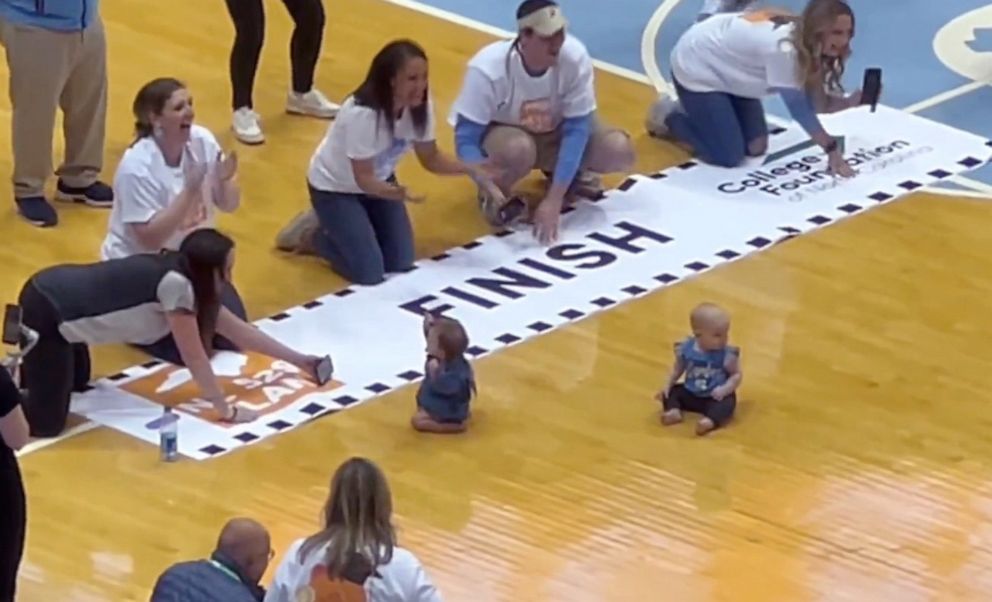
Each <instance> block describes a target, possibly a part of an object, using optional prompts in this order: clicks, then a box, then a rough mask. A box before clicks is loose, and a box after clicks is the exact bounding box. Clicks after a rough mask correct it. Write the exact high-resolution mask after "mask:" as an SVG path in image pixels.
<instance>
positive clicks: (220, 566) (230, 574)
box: [210, 558, 241, 583]
mask: <svg viewBox="0 0 992 602" xmlns="http://www.w3.org/2000/svg"><path fill="white" fill-rule="evenodd" d="M210 564H212V565H214V566H215V567H217V568H218V569H220V571H221V572H222V573H226V574H227V576H228V577H230V578H231V579H234V580H235V581H237V582H238V583H241V577H238V574H237V573H235V572H234V571H232V570H231V569H229V568H227V567H226V566H224V565H223V564H221V563H219V562H217V561H216V560H214V559H213V558H211V559H210Z"/></svg>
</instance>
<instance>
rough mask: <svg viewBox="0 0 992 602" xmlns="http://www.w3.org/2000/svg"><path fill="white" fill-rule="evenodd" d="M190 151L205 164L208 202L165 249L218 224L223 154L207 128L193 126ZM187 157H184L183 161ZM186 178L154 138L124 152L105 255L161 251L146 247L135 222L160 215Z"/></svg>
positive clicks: (177, 245)
mask: <svg viewBox="0 0 992 602" xmlns="http://www.w3.org/2000/svg"><path fill="white" fill-rule="evenodd" d="M186 148H187V152H188V153H189V154H191V155H192V157H193V160H194V161H196V162H197V163H206V164H207V166H208V172H207V177H206V178H204V194H203V199H204V203H203V206H202V207H201V210H200V211H199V212H197V213H196V214H195V215H194V216H192V218H191V219H189V220H188V221H187V222H186V223H184V224H182V225H181V227H180V228H179V230H178V231H177V232H176V233H175V234H173V235H172V236H171V237H169V239H168V240H166V241H165V244H164V245H163V247H164V248H166V249H178V248H179V244H180V243H182V241H183V238H185V237H186V235H187V234H189V233H190V232H192V231H193V230H196V229H199V228H209V227H212V226H213V224H214V215H215V214H216V212H217V207H216V205H215V204H214V202H213V195H212V194H211V192H212V191H211V190H210V188H211V187H210V182H211V181H212V177H213V172H214V170H215V169H216V167H217V154H218V153H220V152H221V147H220V144H218V143H217V139H216V138H214V135H213V134H212V133H210V130H208V129H207V128H205V127H201V126H199V125H195V124H194V125H193V127H192V128H190V132H189V143H188V144H187V147H186ZM186 160H187V157H186V156H185V155H184V156H183V161H186ZM185 181H186V178H185V176H184V175H183V166H182V164H180V165H179V167H170V166H169V165H166V163H165V156H163V155H162V151H161V150H160V149H159V146H158V144H157V143H156V142H155V141H154V140H153V139H152V138H151V137H145V138H142V139H141V140H138V141H137V142H135V143H134V145H132V146H131V147H130V148H128V149H127V150H126V151H124V156H123V157H121V162H120V164H119V165H118V166H117V173H115V174H114V196H115V197H116V198H115V199H114V208H113V209H112V210H111V212H110V228H109V231H108V232H107V236H106V238H105V239H104V241H103V247H102V248H101V249H100V255H101V257H102V258H103V259H119V258H121V257H128V256H130V255H135V254H137V253H157V252H158V251H160V250H161V249H149V248H146V247H144V246H143V245H142V244H141V242H139V241H138V239H137V237H136V236H135V235H134V232H133V230H132V229H131V227H130V224H144V223H148V221H149V220H151V219H152V218H153V217H154V216H155V214H156V213H158V212H159V211H162V210H163V209H165V208H166V207H168V206H169V204H170V203H172V201H173V200H175V198H176V197H177V196H178V195H179V193H180V192H182V190H183V185H184V184H185Z"/></svg>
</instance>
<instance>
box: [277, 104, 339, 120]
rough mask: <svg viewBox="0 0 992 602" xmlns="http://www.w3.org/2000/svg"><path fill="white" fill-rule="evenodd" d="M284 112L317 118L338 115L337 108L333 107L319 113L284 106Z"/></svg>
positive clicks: (330, 117)
mask: <svg viewBox="0 0 992 602" xmlns="http://www.w3.org/2000/svg"><path fill="white" fill-rule="evenodd" d="M286 112H287V113H289V114H290V115H300V116H302V117H316V118H317V119H334V118H335V117H337V116H338V109H334V110H332V111H329V112H327V113H320V112H315V111H308V110H306V109H297V108H295V107H286Z"/></svg>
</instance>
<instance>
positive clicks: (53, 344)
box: [18, 281, 90, 437]
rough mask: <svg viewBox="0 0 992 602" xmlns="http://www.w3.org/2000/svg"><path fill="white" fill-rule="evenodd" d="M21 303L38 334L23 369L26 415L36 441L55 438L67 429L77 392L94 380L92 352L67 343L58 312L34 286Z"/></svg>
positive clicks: (25, 317)
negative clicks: (40, 438) (26, 391)
mask: <svg viewBox="0 0 992 602" xmlns="http://www.w3.org/2000/svg"><path fill="white" fill-rule="evenodd" d="M18 303H19V304H20V306H21V319H22V321H23V323H24V325H25V326H27V327H28V328H31V329H32V330H34V331H36V332H37V333H38V337H39V338H38V344H37V345H35V348H34V349H33V350H32V351H31V353H29V354H28V355H27V357H25V358H24V363H23V364H22V365H21V387H22V388H25V389H27V390H28V394H27V398H26V399H25V400H24V415H25V417H26V418H27V420H28V425H30V427H31V434H32V435H33V436H35V437H54V436H56V435H58V434H59V433H61V432H62V430H63V429H64V428H65V422H66V418H67V417H68V415H69V401H70V398H71V397H72V392H73V391H82V390H83V389H85V388H86V385H87V384H88V383H89V380H90V351H89V348H88V347H87V346H86V345H84V344H81V343H77V344H73V343H69V342H68V341H66V340H65V337H63V336H62V333H60V332H59V324H60V323H61V319H60V318H59V315H58V312H57V311H56V310H55V307H54V306H53V305H52V302H51V301H49V300H48V297H46V296H45V295H43V294H42V293H41V292H40V291H39V290H38V289H37V288H35V286H34V283H33V282H31V281H28V283H27V284H26V285H25V286H24V288H23V289H22V290H21V296H20V300H19V301H18Z"/></svg>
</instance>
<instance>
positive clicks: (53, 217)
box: [15, 196, 59, 228]
mask: <svg viewBox="0 0 992 602" xmlns="http://www.w3.org/2000/svg"><path fill="white" fill-rule="evenodd" d="M15 201H16V202H17V213H19V214H20V215H21V217H23V218H24V219H25V220H27V222H28V223H30V224H31V225H33V226H38V227H39V228H50V227H52V226H54V225H56V224H58V223H59V214H58V213H56V212H55V207H52V205H51V203H49V202H48V199H46V198H45V197H43V196H28V197H24V198H22V199H15Z"/></svg>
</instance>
